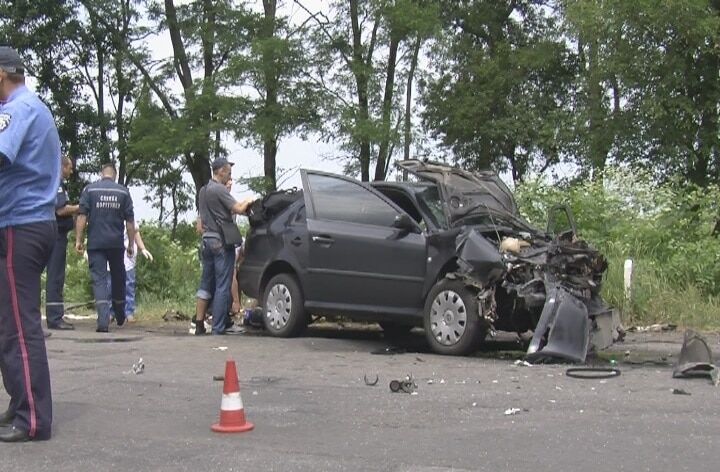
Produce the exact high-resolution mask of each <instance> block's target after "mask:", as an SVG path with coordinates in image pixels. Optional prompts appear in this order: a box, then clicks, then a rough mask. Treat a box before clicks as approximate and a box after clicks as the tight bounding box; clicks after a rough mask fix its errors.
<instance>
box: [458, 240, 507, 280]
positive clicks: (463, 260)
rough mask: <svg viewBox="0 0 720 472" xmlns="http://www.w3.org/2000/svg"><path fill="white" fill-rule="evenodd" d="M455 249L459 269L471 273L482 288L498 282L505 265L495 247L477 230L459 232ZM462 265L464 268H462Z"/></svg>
mask: <svg viewBox="0 0 720 472" xmlns="http://www.w3.org/2000/svg"><path fill="white" fill-rule="evenodd" d="M456 247H457V251H456V253H457V255H458V262H459V263H460V266H461V269H462V270H463V271H468V272H471V273H472V277H473V279H475V280H477V281H479V282H480V283H481V284H482V285H483V286H487V285H489V284H491V283H493V282H496V281H498V280H500V278H501V277H502V276H503V274H504V273H505V264H504V263H503V259H502V256H501V255H500V252H499V251H498V249H497V247H495V246H494V245H493V244H492V243H491V242H490V241H488V240H487V239H485V238H484V237H483V236H482V234H480V233H479V232H478V231H477V230H474V229H472V230H469V231H463V232H461V233H460V234H459V235H458V237H457V240H456ZM463 264H465V265H466V267H463Z"/></svg>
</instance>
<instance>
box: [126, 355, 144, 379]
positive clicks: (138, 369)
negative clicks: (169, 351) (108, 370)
mask: <svg viewBox="0 0 720 472" xmlns="http://www.w3.org/2000/svg"><path fill="white" fill-rule="evenodd" d="M143 372H145V363H144V362H143V358H142V357H141V358H140V360H138V361H137V362H136V363H134V364H133V365H132V367H131V368H130V370H128V371H127V372H125V374H126V375H127V374H135V375H139V374H142V373H143Z"/></svg>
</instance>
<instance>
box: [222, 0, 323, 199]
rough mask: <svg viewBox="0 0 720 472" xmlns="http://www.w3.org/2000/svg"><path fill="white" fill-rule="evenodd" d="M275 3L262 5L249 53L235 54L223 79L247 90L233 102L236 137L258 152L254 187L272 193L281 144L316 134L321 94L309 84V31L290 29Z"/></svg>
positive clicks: (302, 27) (297, 27) (270, 0)
mask: <svg viewBox="0 0 720 472" xmlns="http://www.w3.org/2000/svg"><path fill="white" fill-rule="evenodd" d="M281 6H282V5H281V4H280V3H279V2H278V1H277V0H263V12H262V14H259V15H257V16H256V17H255V18H254V21H253V22H252V25H251V26H250V27H249V30H248V36H249V45H250V47H249V49H248V50H247V51H244V52H243V53H242V54H236V55H234V56H233V57H232V58H231V60H230V65H229V67H228V69H227V72H226V73H225V74H224V76H223V78H224V80H225V81H226V82H227V83H230V84H243V85H246V86H248V87H251V88H252V90H253V93H250V94H248V95H241V96H237V97H235V101H234V106H235V121H236V124H235V135H236V136H237V137H238V138H240V139H242V140H244V141H246V142H248V143H249V144H250V145H251V146H253V147H255V148H258V149H260V150H261V152H262V156H263V168H264V175H263V177H261V178H254V179H253V188H257V189H260V190H262V191H271V190H275V188H276V187H277V180H278V175H277V172H278V166H277V154H278V149H279V146H280V141H281V139H282V138H283V137H284V136H288V135H291V134H300V135H303V136H304V135H306V134H307V133H308V132H310V131H313V130H316V129H318V127H319V121H320V120H319V114H318V113H317V109H318V106H319V101H320V96H321V94H320V90H319V87H318V86H317V84H315V83H314V82H313V81H312V80H310V79H308V75H309V67H310V61H311V54H310V53H309V52H308V50H309V49H310V45H309V44H308V41H307V34H308V28H307V26H306V25H304V24H300V25H294V24H292V23H291V21H290V19H289V18H288V17H287V16H286V15H285V14H282V13H281Z"/></svg>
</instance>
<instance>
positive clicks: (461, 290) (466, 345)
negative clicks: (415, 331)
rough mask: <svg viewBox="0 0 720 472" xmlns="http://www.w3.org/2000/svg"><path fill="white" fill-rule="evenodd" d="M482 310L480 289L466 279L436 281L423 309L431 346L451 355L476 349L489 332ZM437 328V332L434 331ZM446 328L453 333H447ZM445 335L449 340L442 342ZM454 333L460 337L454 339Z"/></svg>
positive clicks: (437, 351)
mask: <svg viewBox="0 0 720 472" xmlns="http://www.w3.org/2000/svg"><path fill="white" fill-rule="evenodd" d="M434 304H435V306H433V305H434ZM478 310H479V301H478V299H477V294H476V292H475V291H474V290H473V289H471V288H469V287H467V286H466V285H465V284H464V283H463V282H462V281H459V280H450V279H442V280H440V281H439V282H438V283H436V284H435V286H434V287H433V288H432V289H431V290H430V293H428V296H427V299H426V300H425V311H424V313H423V322H424V327H425V337H426V338H427V341H428V344H430V348H431V349H432V350H433V351H435V352H436V353H438V354H445V355H450V356H464V355H467V354H470V353H472V352H473V351H474V350H475V349H476V348H477V347H478V345H479V343H480V342H481V341H482V339H483V338H484V334H485V333H484V331H485V330H484V328H483V325H482V322H481V320H480V316H479V311H478ZM445 314H447V319H445V316H444V315H445ZM438 317H440V318H441V319H440V320H438ZM463 318H464V319H463ZM448 321H449V323H448ZM433 330H435V332H436V333H437V334H433ZM443 332H444V333H449V334H445V335H443ZM443 337H444V338H445V342H441V338H443ZM453 337H456V338H457V339H454V340H453V339H452V338H453Z"/></svg>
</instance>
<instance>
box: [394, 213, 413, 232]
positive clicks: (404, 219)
mask: <svg viewBox="0 0 720 472" xmlns="http://www.w3.org/2000/svg"><path fill="white" fill-rule="evenodd" d="M393 228H397V229H400V230H403V231H406V232H408V233H412V232H414V231H416V230H417V225H416V224H415V221H413V219H412V218H410V216H409V215H408V214H407V213H402V214H400V215H397V216H396V217H395V221H393Z"/></svg>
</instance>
